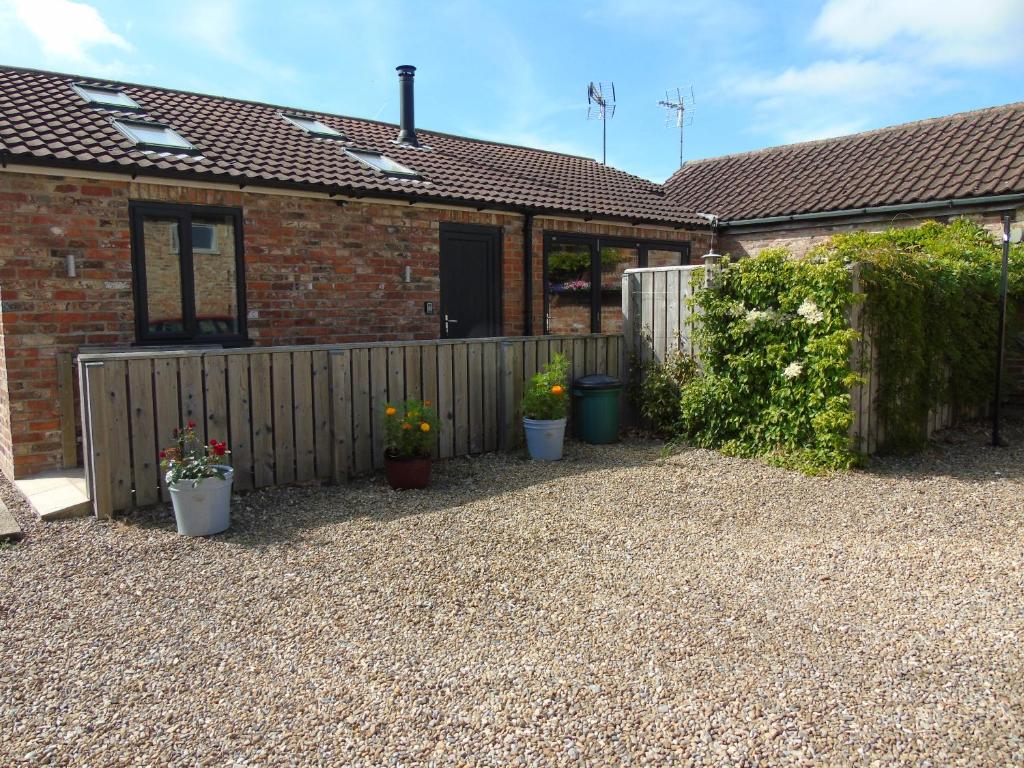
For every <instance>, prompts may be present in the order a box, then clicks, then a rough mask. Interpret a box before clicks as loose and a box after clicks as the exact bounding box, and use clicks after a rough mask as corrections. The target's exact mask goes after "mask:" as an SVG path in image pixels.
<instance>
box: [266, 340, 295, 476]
mask: <svg viewBox="0 0 1024 768" xmlns="http://www.w3.org/2000/svg"><path fill="white" fill-rule="evenodd" d="M270 364H271V371H272V373H271V379H272V385H273V391H274V394H273V398H274V474H275V476H276V477H277V484H278V485H284V484H287V483H292V482H295V419H294V407H295V406H294V404H293V400H292V355H291V353H290V352H274V353H273V354H272V355H271V356H270Z"/></svg>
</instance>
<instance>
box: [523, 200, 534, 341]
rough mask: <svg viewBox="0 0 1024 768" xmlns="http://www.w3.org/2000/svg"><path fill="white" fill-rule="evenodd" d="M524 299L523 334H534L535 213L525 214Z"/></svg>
mask: <svg viewBox="0 0 1024 768" xmlns="http://www.w3.org/2000/svg"><path fill="white" fill-rule="evenodd" d="M523 300H524V301H525V302H526V316H525V318H524V323H523V335H524V336H533V214H532V213H530V212H529V211H527V212H526V213H525V214H523Z"/></svg>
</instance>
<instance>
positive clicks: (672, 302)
mask: <svg viewBox="0 0 1024 768" xmlns="http://www.w3.org/2000/svg"><path fill="white" fill-rule="evenodd" d="M681 276H682V273H680V272H677V271H675V270H673V271H671V272H667V273H666V274H665V354H666V355H668V353H669V351H673V352H674V351H676V350H678V349H679V348H680V345H679V335H680V333H679V278H680V277H681Z"/></svg>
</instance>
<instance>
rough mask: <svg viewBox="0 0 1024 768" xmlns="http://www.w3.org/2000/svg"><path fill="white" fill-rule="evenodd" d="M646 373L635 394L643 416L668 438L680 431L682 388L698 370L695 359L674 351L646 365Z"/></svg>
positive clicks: (656, 430) (658, 432)
mask: <svg viewBox="0 0 1024 768" xmlns="http://www.w3.org/2000/svg"><path fill="white" fill-rule="evenodd" d="M643 373H644V375H643V376H642V377H641V380H640V384H639V385H638V388H637V390H636V393H635V400H636V404H637V405H638V407H639V409H640V415H641V416H642V417H643V418H644V421H645V422H647V423H648V424H649V425H650V428H651V431H653V432H654V433H655V434H657V435H660V436H662V437H667V436H670V435H674V434H676V433H678V432H679V428H680V424H679V420H680V417H681V415H682V413H681V405H680V396H681V395H682V391H683V388H684V387H686V386H687V385H688V384H689V383H690V382H691V381H693V379H694V377H695V376H697V375H698V373H699V370H698V368H697V363H696V361H695V360H694V359H693V358H692V357H690V356H689V355H684V354H683V353H682V352H679V351H673V352H670V353H669V354H668V355H667V356H666V359H665V361H664V362H654V363H651V364H649V365H647V366H646V367H645V368H644V372H643Z"/></svg>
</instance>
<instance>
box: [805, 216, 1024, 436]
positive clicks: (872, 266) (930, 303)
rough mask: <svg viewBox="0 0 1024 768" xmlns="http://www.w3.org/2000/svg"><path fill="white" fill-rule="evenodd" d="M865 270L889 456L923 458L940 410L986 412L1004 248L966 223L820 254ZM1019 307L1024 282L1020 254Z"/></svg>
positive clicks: (843, 240)
mask: <svg viewBox="0 0 1024 768" xmlns="http://www.w3.org/2000/svg"><path fill="white" fill-rule="evenodd" d="M818 253H819V254H823V255H826V256H827V257H828V258H839V259H843V260H845V261H858V262H860V263H861V265H862V266H861V290H862V291H863V293H864V294H865V296H866V302H865V307H864V314H865V323H866V327H867V328H868V329H869V333H871V337H872V341H873V343H874V345H875V349H876V350H877V354H878V367H879V371H880V373H881V375H880V377H879V387H880V389H879V394H878V401H877V406H878V408H879V415H880V418H881V419H882V421H883V423H884V424H885V429H886V443H885V448H886V450H889V451H893V452H907V451H914V450H919V449H920V448H921V447H923V446H924V444H925V442H926V441H927V433H926V423H927V417H928V411H929V409H930V408H931V407H932V406H936V405H944V404H949V405H953V406H954V407H959V408H963V407H972V406H985V405H987V404H989V403H991V401H992V396H993V391H994V388H995V378H994V377H995V356H996V345H995V341H996V334H997V329H998V297H999V280H1000V268H1001V261H1002V249H1001V245H1000V243H999V242H997V240H996V239H995V238H993V237H992V235H991V234H990V233H989V232H987V231H986V230H985V229H983V228H982V227H980V226H978V225H977V224H974V223H973V222H970V221H968V220H966V219H958V220H955V221H953V222H952V223H950V224H948V225H943V224H939V223H936V222H928V223H926V224H922V225H921V226H919V227H914V228H911V229H892V230H888V231H885V232H877V233H866V232H858V233H852V234H844V235H837V236H836V237H834V238H833V239H832V241H831V242H830V243H829V244H827V245H826V246H824V247H822V248H820V249H818ZM1010 266H1011V268H1010V307H1009V311H1008V313H1007V314H1008V317H1009V318H1010V320H1011V327H1012V324H1013V323H1012V321H1013V320H1015V319H1016V315H1017V312H1016V306H1017V304H1018V301H1017V299H1018V297H1019V296H1020V295H1021V289H1022V287H1024V286H1022V280H1024V269H1022V267H1024V250H1022V248H1021V247H1020V246H1014V247H1013V248H1012V249H1011V262H1010Z"/></svg>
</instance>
